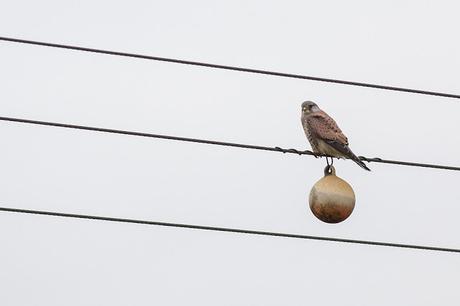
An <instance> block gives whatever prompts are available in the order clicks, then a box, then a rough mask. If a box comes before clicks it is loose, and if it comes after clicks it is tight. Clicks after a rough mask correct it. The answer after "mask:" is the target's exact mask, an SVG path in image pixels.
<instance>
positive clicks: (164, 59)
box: [0, 37, 460, 99]
mask: <svg viewBox="0 0 460 306" xmlns="http://www.w3.org/2000/svg"><path fill="white" fill-rule="evenodd" d="M0 40H3V41H8V42H14V43H23V44H29V45H36V46H44V47H52V48H60V49H69V50H75V51H84V52H93V53H100V54H108V55H115V56H124V57H132V58H140V59H147V60H153V61H160V62H168V63H175V64H182V65H192V66H201V67H207V68H215V69H224V70H232V71H240V72H248V73H257V74H265V75H272V76H278V77H286V78H294V79H303V80H310V81H317V82H326V83H335V84H342V85H350V86H359V87H368V88H375V89H383V90H391V91H399V92H409V93H415V94H421V95H430V96H439V97H445V98H454V99H460V95H458V94H450V93H443V92H436V91H428V90H421V89H412V88H404V87H395V86H386V85H378V84H370V83H362V82H353V81H346V80H338V79H330V78H322V77H315V76H308V75H301V74H292V73H285V72H277V71H269V70H261V69H252V68H245V67H236V66H227V65H220V64H212V63H205V62H196V61H188V60H182V59H175V58H167V57H159V56H151V55H142V54H136V53H127V52H120V51H110V50H103V49H94V48H87V47H80V46H72V45H64V44H55V43H49V42H42V41H35V40H26V39H19V38H11V37H0Z"/></svg>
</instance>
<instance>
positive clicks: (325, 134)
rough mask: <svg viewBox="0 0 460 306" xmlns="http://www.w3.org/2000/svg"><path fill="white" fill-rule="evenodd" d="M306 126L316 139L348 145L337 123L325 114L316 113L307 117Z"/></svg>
mask: <svg viewBox="0 0 460 306" xmlns="http://www.w3.org/2000/svg"><path fill="white" fill-rule="evenodd" d="M307 124H308V127H309V129H310V131H311V132H312V133H313V134H314V135H315V136H316V137H318V138H320V139H322V140H325V141H331V142H338V143H339V144H341V145H345V146H347V145H348V139H347V137H346V136H345V135H344V134H343V133H342V130H341V129H340V128H339V126H338V125H337V123H336V122H335V121H334V119H332V118H331V117H330V116H329V115H328V114H326V113H325V112H323V111H321V112H317V113H315V114H312V115H310V116H308V119H307Z"/></svg>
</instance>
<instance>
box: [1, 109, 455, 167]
mask: <svg viewBox="0 0 460 306" xmlns="http://www.w3.org/2000/svg"><path fill="white" fill-rule="evenodd" d="M0 121H7V122H17V123H25V124H34V125H41V126H51V127H59V128H68V129H77V130H86V131H93V132H102V133H112V134H121V135H130V136H139V137H148V138H159V139H167V140H175V141H184V142H194V143H202V144H209V145H218V146H227V147H237V148H244V149H252V150H262V151H273V152H281V153H291V154H299V155H311V156H315V157H326V155H319V154H316V153H313V152H311V151H308V150H306V151H300V150H296V149H283V148H280V147H267V146H259V145H251V144H242V143H234V142H224V141H215V140H207V139H198V138H188V137H179V136H171V135H160V134H151V133H143V132H134V131H126V130H117V129H108V128H102V127H92V126H84V125H75V124H67V123H58V122H48V121H39V120H30V119H22V118H13V117H1V116H0ZM359 158H360V159H361V160H364V161H366V162H374V163H384V164H393V165H402V166H413V167H423V168H435V169H443V170H454V171H460V167H455V166H446V165H437V164H425V163H417V162H407V161H399V160H389V159H382V158H379V157H374V158H369V157H364V156H360V157H359Z"/></svg>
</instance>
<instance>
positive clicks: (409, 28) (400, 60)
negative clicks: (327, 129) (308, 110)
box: [0, 0, 460, 306]
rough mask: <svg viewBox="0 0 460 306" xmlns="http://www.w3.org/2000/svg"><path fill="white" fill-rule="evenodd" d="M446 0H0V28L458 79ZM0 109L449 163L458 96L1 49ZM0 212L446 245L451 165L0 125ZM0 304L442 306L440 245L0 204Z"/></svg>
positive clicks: (191, 53)
mask: <svg viewBox="0 0 460 306" xmlns="http://www.w3.org/2000/svg"><path fill="white" fill-rule="evenodd" d="M459 9H460V5H459V4H458V2H457V1H385V2H383V1H381V2H378V3H377V2H371V1H89V0H82V1H57V0H56V1H52V0H43V1H19V0H15V1H8V0H4V1H2V2H1V5H0V29H1V30H0V36H11V37H18V38H24V39H35V40H43V41H49V42H55V43H67V44H74V45H82V46H87V47H94V48H103V49H113V50H119V51H126V52H135V53H142V54H149V55H156V56H164V57H174V58H182V59H188V60H196V61H206V62H212V63H220V64H226V65H238V66H247V67H252V68H259V69H271V70H277V71H284V72H290V73H298V74H307V75H315V76H321V77H330V78H339V79H348V80H354V81H362V82H371V83H380V84H386V85H393V86H403V87H414V88H421V89H426V90H437V91H445V92H451V93H457V94H458V93H460V83H459V77H460V57H459V54H460V42H459V39H458V32H459V29H460V19H459V18H458V13H459ZM0 69H1V70H0V84H1V90H0V106H1V107H0V115H1V116H12V117H21V118H30V119H37V120H47V121H57V122H67V123H74V124H83V125H94V126H101V127H108V128H119V129H127V130H135V131H144V132H151V133H160V134H172V135H179V136H186V137H197V138H209V139H216V140H222V141H235V142H242V143H252V144H259V145H268V146H281V147H288V148H290V147H294V148H298V149H307V148H309V145H308V143H307V141H306V139H305V136H304V133H303V131H302V128H301V125H300V120H299V116H300V104H301V102H302V101H304V100H307V99H308V100H313V101H315V102H317V103H318V104H319V105H320V106H321V107H322V108H323V109H325V110H326V111H327V112H328V113H329V114H330V115H332V116H333V117H334V118H335V119H336V121H338V123H339V125H340V126H341V128H342V130H343V131H344V132H345V133H346V134H347V136H348V138H349V140H350V143H351V148H352V149H353V150H354V151H355V153H356V154H358V155H365V156H369V157H376V156H378V157H381V158H388V159H399V160H412V161H418V162H428V163H442V164H447V165H456V166H459V165H460V161H459V156H460V143H459V137H458V131H459V128H460V121H459V119H458V118H459V112H460V101H459V100H455V99H447V98H439V97H430V96H422V95H415V94H408V93H397V92H389V91H382V90H374V89H366V88H356V87H349V86H343V85H333V84H324V83H316V82H311V81H305V80H294V79H285V78H279V77H272V76H263V75H252V74H245V73H239V72H231V71H219V70H212V69H207V68H199V67H189V66H182V65H175V64H168V63H158V62H153V61H145V60H139V59H128V58H120V57H113V56H105V55H96V54H89V53H82V52H76V51H66V50H58V49H50V48H44V47H36V46H27V45H20V44H14V43H8V42H0ZM0 137H1V138H0V139H1V142H2V145H1V152H0V163H1V175H0V186H1V187H0V206H9V207H21V208H28V209H42V210H53V211H59V212H69V213H83V214H98V215H106V216H114V217H125V218H137V219H146V220H158V221H165V222H182V223H193V224H203V225H215V226H224V227H239V228H247V229H254V230H270V231H280V232H291V233H299V234H307V235H320V236H331V237H342V238H352V239H365V240H378V241H391V242H398V243H409V244H423V245H433V246H434V245H435V246H444V247H452V248H459V247H460V238H459V235H458V233H459V230H460V224H459V222H458V216H459V214H460V205H459V204H460V193H459V189H458V187H459V178H460V176H459V175H460V174H459V173H458V172H453V171H450V172H449V171H442V170H433V169H421V168H412V167H401V166H392V165H383V164H370V168H372V172H370V173H368V172H365V171H363V170H362V169H361V168H359V167H358V166H357V165H355V164H354V163H352V162H350V161H340V162H337V164H336V166H337V173H338V175H339V176H341V177H342V178H344V179H346V180H347V181H348V182H349V183H350V184H351V185H352V186H353V188H354V190H355V193H356V196H357V202H356V207H355V211H354V212H353V214H352V216H351V217H350V218H349V219H348V220H347V221H345V222H343V223H341V224H338V225H328V224H324V223H321V222H320V221H318V220H317V219H315V218H314V216H313V215H312V214H311V213H310V211H309V208H308V204H307V198H308V193H309V191H310V188H311V187H312V185H313V184H314V182H315V181H317V180H318V179H319V178H320V177H321V176H322V169H323V168H324V164H325V161H324V160H320V159H315V158H312V157H309V156H302V157H299V156H296V155H283V154H278V153H273V152H260V151H248V150H242V149H237V148H224V147H215V146H207V145H200V144H187V143H178V142H171V141H166V140H155V139H143V138H137V137H129V136H121V135H108V134H99V133H94V132H84V131H72V130H64V129H56V128H50V127H37V126H27V125H23V124H15V123H6V122H1V123H0ZM0 245H1V252H0V270H1V277H0V288H2V289H1V294H0V304H1V305H13V306H15V305H46V306H50V305H70V306H73V305H111V306H112V305H306V304H314V305H458V301H459V299H460V292H459V290H458V285H459V282H460V273H459V272H460V256H459V255H458V254H449V253H440V252H429V251H416V250H405V249H394V248H384V247H372V246H359V245H345V244H340V243H332V242H318V241H307V240H296V239H283V238H273V237H257V236H249V235H241V234H231V233H216V232H203V231H196V230H184V229H173V228H161V227H152V226H142V225H128V224H116V223H108V222H97V221H85V220H72V219H62V218H55V217H43V216H30V215H18V214H12V213H0Z"/></svg>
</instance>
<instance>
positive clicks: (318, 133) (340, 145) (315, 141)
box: [301, 101, 371, 171]
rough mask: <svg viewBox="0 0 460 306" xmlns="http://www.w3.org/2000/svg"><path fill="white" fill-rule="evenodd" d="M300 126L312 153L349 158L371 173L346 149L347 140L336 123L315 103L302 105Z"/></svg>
mask: <svg viewBox="0 0 460 306" xmlns="http://www.w3.org/2000/svg"><path fill="white" fill-rule="evenodd" d="M301 120H302V126H303V129H304V131H305V135H307V138H308V141H309V142H310V144H311V148H312V149H313V152H314V153H320V154H325V155H329V156H332V157H336V158H341V157H344V158H349V159H351V160H353V161H354V162H355V163H357V164H358V165H359V166H360V167H361V168H363V169H366V170H368V171H371V170H370V169H369V168H368V167H367V166H366V165H365V164H364V163H363V162H362V161H361V160H360V159H359V158H358V157H357V156H356V155H355V154H353V152H352V151H351V150H350V148H349V147H348V139H347V137H346V136H345V135H344V134H343V133H342V130H340V128H339V127H338V125H337V123H336V122H335V121H334V119H332V118H331V117H330V116H329V115H328V114H326V113H325V112H324V111H322V110H321V109H320V108H319V107H318V105H316V103H314V102H311V101H305V102H303V103H302V117H301Z"/></svg>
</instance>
